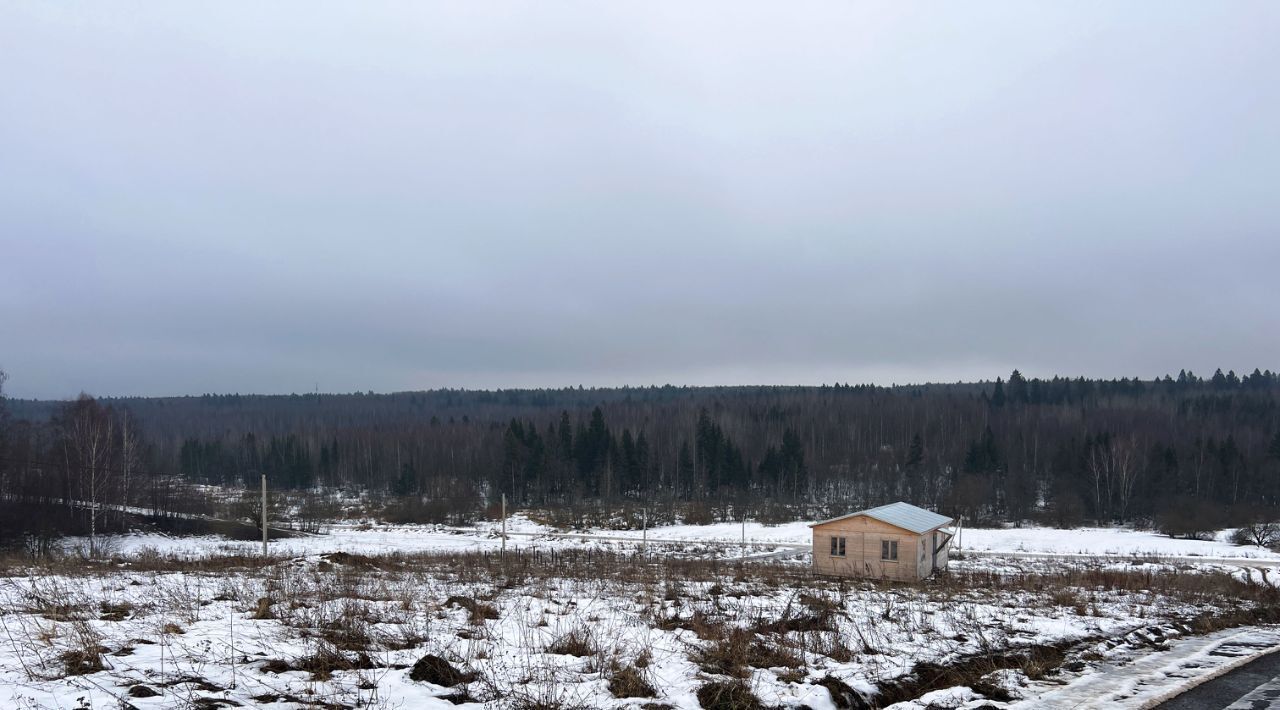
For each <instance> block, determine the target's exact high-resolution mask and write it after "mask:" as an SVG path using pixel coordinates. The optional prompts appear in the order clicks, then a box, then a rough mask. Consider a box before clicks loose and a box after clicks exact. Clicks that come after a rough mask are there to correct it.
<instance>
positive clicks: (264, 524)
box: [262, 473, 267, 557]
mask: <svg viewBox="0 0 1280 710" xmlns="http://www.w3.org/2000/svg"><path fill="white" fill-rule="evenodd" d="M262 556H263V557H266V556H267V474H265V473H264V474H262Z"/></svg>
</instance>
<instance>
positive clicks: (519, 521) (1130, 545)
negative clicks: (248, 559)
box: [113, 515, 1280, 564]
mask: <svg viewBox="0 0 1280 710" xmlns="http://www.w3.org/2000/svg"><path fill="white" fill-rule="evenodd" d="M500 529H501V524H500V523H498V522H493V521H486V522H483V523H480V524H478V525H476V526H475V527H473V528H448V527H444V526H435V525H379V524H373V523H366V524H361V525H355V524H349V523H348V524H336V525H331V526H328V527H327V528H326V533H325V534H323V535H317V536H304V537H297V538H290V539H286V540H277V541H273V542H272V545H273V549H275V550H278V551H280V552H281V553H285V552H287V553H290V554H300V555H301V554H319V553H324V552H338V551H344V552H360V553H368V554H385V553H393V552H459V551H467V550H471V551H478V550H487V549H498V548H499V547H500V546H501V544H502V540H501V536H500V534H499V531H500ZM507 532H508V533H509V535H508V539H507V546H508V548H512V549H518V548H529V547H538V548H565V547H576V548H582V547H611V548H623V549H632V548H634V547H635V543H639V541H640V540H641V539H642V537H643V538H645V539H647V541H648V542H649V543H653V546H654V547H658V546H663V547H664V548H665V549H671V548H672V546H674V547H675V548H676V549H678V548H679V547H680V546H682V545H683V546H687V547H689V549H690V550H692V551H699V552H703V553H705V554H706V555H708V556H713V555H715V554H717V553H716V552H714V551H713V550H712V548H711V546H714V548H716V549H720V548H724V547H726V546H729V547H732V546H734V545H737V544H739V543H741V542H742V541H743V539H744V538H745V540H746V542H747V543H748V546H749V552H748V553H747V554H760V553H762V552H768V551H771V550H778V549H784V548H786V547H792V546H800V547H807V546H808V545H809V544H810V539H811V538H810V530H809V527H808V525H807V524H806V523H803V522H796V523H786V524H782V525H773V526H768V525H762V524H760V523H754V522H748V523H746V525H745V526H744V525H743V524H741V523H718V524H712V525H666V526H661V527H655V528H650V529H649V530H648V531H646V532H641V531H640V530H610V529H594V530H583V531H575V532H574V533H567V534H566V533H560V532H558V531H556V530H554V529H552V528H549V527H547V526H545V525H540V524H538V523H535V522H533V521H531V520H529V519H528V518H527V517H525V516H524V515H514V516H512V517H511V518H510V519H508V521H507ZM1230 532H1231V531H1230V530H1223V531H1221V532H1219V533H1218V534H1217V536H1216V538H1215V539H1214V540H1209V541H1206V540H1185V539H1175V538H1170V537H1167V536H1165V535H1161V534H1159V533H1156V532H1153V531H1149V530H1132V529H1128V528H1079V529H1075V530H1059V529H1056V528H1038V527H1024V528H1002V529H979V528H967V529H963V530H961V531H960V534H959V536H958V538H957V540H955V541H954V542H953V549H955V548H959V549H961V550H963V551H977V552H983V553H997V554H999V553H1011V554H1024V553H1044V554H1054V555H1080V556H1086V557H1090V556H1107V557H1111V556H1119V557H1150V558H1160V557H1180V558H1196V557H1202V558H1206V559H1210V560H1233V559H1239V560H1241V561H1244V560H1257V561H1270V562H1276V563H1278V564H1280V553H1276V552H1273V551H1271V550H1268V549H1266V548H1263V547H1258V546H1256V545H1246V546H1236V545H1233V544H1231V543H1230V542H1228V537H1229V535H1230ZM744 533H745V535H744ZM623 543H631V544H623ZM113 544H114V545H115V547H116V549H118V550H119V551H121V552H126V553H130V552H136V551H138V550H140V549H144V548H152V549H155V550H159V551H161V552H178V553H187V554H207V553H208V552H209V551H210V550H222V551H227V552H231V551H236V552H243V553H252V552H253V551H255V550H258V549H259V543H255V542H239V543H232V542H227V541H225V540H223V539H221V538H214V537H185V538H175V537H169V536H166V535H159V534H136V535H126V536H120V537H118V538H116V539H115V541H114V542H113ZM699 545H705V546H707V547H703V548H699V547H698V546H699ZM741 552H742V551H741V550H733V549H731V550H729V551H728V553H727V554H729V555H730V556H737V555H739V554H741Z"/></svg>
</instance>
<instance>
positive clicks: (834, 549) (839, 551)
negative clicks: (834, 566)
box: [831, 537, 845, 557]
mask: <svg viewBox="0 0 1280 710" xmlns="http://www.w3.org/2000/svg"><path fill="white" fill-rule="evenodd" d="M844 541H845V538H842V537H833V538H831V556H832V557H844Z"/></svg>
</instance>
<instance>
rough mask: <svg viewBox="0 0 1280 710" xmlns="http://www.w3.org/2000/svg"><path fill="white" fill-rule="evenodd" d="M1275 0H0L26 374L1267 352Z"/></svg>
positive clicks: (1150, 357)
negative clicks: (829, 0)
mask: <svg viewBox="0 0 1280 710" xmlns="http://www.w3.org/2000/svg"><path fill="white" fill-rule="evenodd" d="M1277 36H1280V3H1276V2H1273V1H1270V0H1267V1H1263V2H1230V3H1215V2H1204V1H1203V0H1196V1H1194V2H1167V1H1165V0H1160V1H1158V2H1155V1H1152V2H1097V3H1086V2H1057V3H1048V2H1034V3H1029V2H1021V1H1018V2H1008V3H971V2H970V3H928V4H926V3H902V2H884V3H862V2H848V1H846V2H839V3H831V4H828V3H821V2H799V3H792V2H769V3H759V4H757V3H744V2H739V1H736V0H735V1H734V2H723V3H717V2H696V3H689V2H613V1H610V2H600V1H593V2H583V3H573V2H529V3H516V2H446V3H431V2H405V3H374V2H344V3H316V2H312V1H310V0H308V1H306V2H298V3H286V2H272V3H247V2H245V3H234V2H216V3H214V2H153V3H143V4H134V3H124V2H84V3H81V2H11V1H10V0H0V368H3V369H4V370H6V371H8V372H9V374H10V376H11V377H10V382H9V384H8V387H7V392H8V394H10V395H11V396H18V397H67V396H73V395H75V394H76V393H77V392H79V391H81V390H85V391H88V392H90V393H93V394H99V395H126V394H143V395H163V394H187V393H191V394H199V393H202V392H293V391H300V392H301V391H311V390H312V389H313V388H315V387H319V388H320V390H321V391H334V392H346V391H352V390H366V389H373V390H377V391H392V390H406V389H423V388H434V387H489V388H492V387H513V386H563V385H577V384H580V383H581V384H585V385H588V386H589V385H620V384H632V385H647V384H662V383H666V382H671V383H675V384H730V383H778V384H786V383H812V384H817V383H822V382H834V381H841V382H843V381H850V382H866V381H874V382H879V383H884V384H888V383H890V382H899V383H901V382H909V381H910V382H915V381H925V380H931V381H954V380H957V379H962V378H963V379H976V378H994V377H995V376H997V375H1007V373H1008V372H1009V370H1010V369H1012V368H1014V367H1018V368H1021V369H1022V370H1023V372H1025V373H1029V374H1035V375H1051V374H1054V373H1061V374H1073V375H1076V374H1084V375H1092V376H1106V377H1113V376H1116V377H1118V376H1122V375H1128V376H1134V375H1141V376H1143V377H1151V376H1154V375H1158V374H1163V373H1165V372H1173V373H1176V372H1177V371H1178V369H1179V368H1183V367H1189V368H1194V369H1196V370H1197V371H1203V374H1209V373H1210V372H1211V371H1212V369H1213V368H1214V367H1219V366H1220V367H1222V368H1224V370H1225V369H1227V368H1235V369H1237V370H1242V369H1244V370H1252V369H1253V368H1254V367H1262V368H1267V367H1270V368H1272V369H1280V41H1277Z"/></svg>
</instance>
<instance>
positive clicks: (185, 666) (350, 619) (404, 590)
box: [0, 523, 1280, 710]
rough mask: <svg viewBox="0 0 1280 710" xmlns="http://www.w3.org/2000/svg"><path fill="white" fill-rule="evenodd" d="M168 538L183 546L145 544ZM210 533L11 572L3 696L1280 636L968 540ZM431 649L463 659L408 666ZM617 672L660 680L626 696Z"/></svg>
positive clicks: (259, 689) (1091, 671) (1117, 672)
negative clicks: (923, 551)
mask: <svg viewBox="0 0 1280 710" xmlns="http://www.w3.org/2000/svg"><path fill="white" fill-rule="evenodd" d="M521 525H525V529H524V530H523V532H537V533H542V532H545V531H541V530H531V529H528V525H531V524H528V525H526V524H524V523H521ZM687 534H688V531H687V529H686V530H672V531H671V537H670V539H679V540H685V539H688V538H687V537H684V536H685V535H687ZM158 543H164V545H163V546H165V548H166V551H167V552H170V553H179V554H181V555H183V558H172V559H163V558H158V557H157V556H156V555H155V554H154V550H155V549H156V548H157V547H161V546H162V545H161V544H158ZM200 544H201V543H200V541H199V540H168V539H165V538H160V539H158V540H157V539H153V538H152V537H151V536H138V537H137V538H136V539H131V540H129V541H127V542H124V543H122V544H121V545H119V546H118V547H119V550H118V552H117V554H118V555H119V556H120V557H119V558H118V561H117V562H115V563H111V564H106V565H103V564H95V565H87V566H80V565H66V566H63V567H60V568H54V569H45V570H29V571H27V572H20V571H19V572H18V573H15V571H14V570H10V576H8V577H5V578H0V621H2V622H3V623H2V626H3V630H2V634H0V706H3V707H14V708H33V709H34V708H75V707H102V708H106V707H117V706H119V703H120V702H121V701H122V700H123V701H125V702H128V703H129V704H131V705H132V706H134V707H136V708H138V709H139V710H147V708H168V707H193V708H194V707H203V708H210V707H218V706H219V705H218V703H221V702H224V701H229V702H235V703H240V704H242V705H245V706H253V707H278V708H286V707H302V706H304V705H311V706H318V705H317V704H327V706H328V707H342V706H346V707H377V708H449V707H456V706H455V705H454V704H453V702H451V701H450V700H449V699H446V696H454V697H453V698H452V700H454V701H457V700H466V699H469V700H470V702H464V703H463V704H462V707H488V706H494V705H497V706H501V707H512V708H534V707H549V708H554V707H581V708H595V707H599V708H607V707H617V708H622V707H633V708H634V707H639V706H640V705H641V704H642V703H643V702H654V703H657V704H658V705H657V707H669V708H689V709H693V708H698V707H699V706H700V702H699V699H698V692H699V690H700V689H702V688H704V687H705V686H706V685H708V684H710V683H713V682H728V681H730V680H732V679H734V678H741V679H742V681H743V683H745V686H746V687H747V688H749V689H750V691H751V692H752V693H753V694H754V695H755V696H757V697H758V698H759V699H760V700H761V701H762V702H763V703H764V704H765V705H767V706H781V707H799V706H802V705H805V706H808V707H811V708H819V709H825V708H833V707H835V704H834V703H833V701H832V697H831V692H832V690H833V689H836V690H839V689H841V688H844V687H847V688H849V689H852V690H854V691H859V692H862V693H871V692H873V690H874V689H875V688H876V687H877V685H879V684H883V683H885V682H889V681H893V680H894V679H897V678H905V677H909V676H907V675H906V674H910V673H911V672H912V671H913V669H915V668H917V667H918V666H919V664H921V663H926V662H927V663H940V664H946V663H951V662H954V661H956V660H957V659H962V658H965V657H969V656H973V655H974V654H978V655H980V656H984V657H986V656H990V655H996V656H999V655H1000V654H1004V653H1007V652H1009V651H1010V650H1012V651H1015V652H1016V651H1019V650H1020V649H1036V648H1040V647H1044V646H1046V645H1055V644H1068V645H1070V644H1075V645H1076V646H1074V647H1072V649H1071V650H1069V651H1068V652H1067V656H1068V657H1067V659H1066V660H1067V661H1068V662H1067V663H1064V664H1063V669H1062V670H1056V669H1050V670H1046V669H1045V668H1043V667H1041V666H1039V665H1037V664H1036V663H1029V664H1021V663H1019V664H1015V666H1016V667H1013V668H1009V669H1006V670H998V671H995V672H992V673H989V674H987V675H986V676H984V677H983V679H982V682H983V683H985V684H986V688H987V689H985V690H982V692H983V693H986V694H987V695H986V696H985V697H983V696H981V695H979V691H977V690H975V689H974V688H975V687H978V686H974V687H969V685H957V686H955V687H948V688H937V689H933V690H929V691H928V692H926V693H925V694H924V695H923V696H922V697H921V698H920V699H919V700H912V701H909V702H905V703H902V704H900V705H898V706H896V707H898V708H899V709H900V710H908V709H911V708H915V709H918V708H923V707H938V708H941V707H954V708H959V707H978V706H986V705H989V704H994V705H995V706H997V707H1003V706H1006V705H1010V706H1014V707H1028V708H1029V707H1077V706H1079V703H1080V702H1081V700H1082V699H1090V698H1106V699H1107V704H1106V705H1105V706H1106V707H1138V706H1139V705H1140V704H1141V702H1142V699H1143V698H1149V697H1153V696H1154V695H1156V694H1158V693H1160V692H1165V691H1167V689H1168V688H1170V687H1172V686H1173V685H1175V684H1177V683H1180V682H1185V680H1186V679H1187V678H1188V677H1189V676H1191V675H1193V674H1195V673H1198V672H1202V671H1203V672H1208V671H1209V670H1211V669H1212V668H1213V667H1214V666H1215V664H1219V663H1220V662H1226V660H1230V654H1223V653H1221V651H1222V650H1223V649H1224V648H1230V647H1231V646H1230V644H1232V643H1234V644H1235V647H1237V648H1246V647H1247V646H1248V644H1249V643H1255V644H1261V643H1277V642H1280V634H1278V633H1277V632H1274V631H1271V630H1266V629H1264V630H1252V631H1247V632H1239V631H1237V632H1224V633H1220V634H1218V635H1214V634H1210V635H1208V636H1191V637H1187V636H1188V634H1190V632H1191V627H1190V626H1188V623H1189V620H1191V619H1193V618H1195V617H1198V616H1200V615H1204V614H1214V613H1219V612H1227V611H1230V610H1234V609H1238V608H1241V607H1242V606H1248V605H1253V604H1258V603H1259V602H1258V599H1263V598H1266V599H1273V597H1267V596H1266V595H1265V594H1264V592H1263V591H1262V589H1261V587H1260V586H1259V585H1249V586H1241V584H1240V583H1239V582H1237V581H1233V580H1232V579H1231V578H1225V579H1224V578H1223V577H1222V576H1221V575H1214V574H1213V573H1212V572H1210V571H1207V570H1208V569H1209V568H1208V567H1206V568H1203V569H1204V570H1206V571H1200V572H1192V573H1190V574H1188V573H1186V572H1180V571H1177V570H1175V569H1174V568H1173V567H1172V566H1171V565H1168V564H1166V563H1160V562H1144V563H1141V564H1135V563H1134V562H1132V561H1110V562H1105V563H1100V562H1091V563H1083V562H1067V563H1064V562H1060V561H1047V560H1017V559H1006V560H1002V561H999V562H998V563H993V562H992V561H989V560H982V561H976V560H966V561H964V562H960V563H957V564H956V565H955V567H956V569H957V571H958V574H957V575H956V576H955V578H954V580H953V581H951V582H945V583H943V582H941V581H940V582H935V583H932V584H929V585H925V586H923V587H901V586H892V585H883V586H881V585H874V584H868V583H852V584H851V583H848V582H841V581H836V580H827V579H820V578H812V577H809V576H807V575H806V574H805V572H804V568H803V567H802V566H796V565H791V566H786V565H770V564H752V565H745V566H741V567H740V568H739V566H738V565H737V564H736V563H733V562H730V563H728V564H725V563H723V562H721V563H715V562H702V561H698V560H696V559H695V560H685V561H675V562H671V561H664V560H670V557H669V556H668V555H665V554H662V553H660V552H659V551H658V550H659V548H655V550H654V551H653V552H652V553H651V554H650V555H649V556H647V557H645V558H639V557H635V556H631V555H629V554H617V553H615V552H613V550H617V549H622V550H624V551H634V550H635V546H634V545H629V544H619V543H615V542H613V541H601V540H596V539H585V540H584V539H571V540H564V539H558V538H530V539H525V540H515V541H513V542H511V548H513V549H514V548H516V547H519V546H526V547H534V548H535V550H534V551H532V554H536V555H537V556H536V557H522V556H518V555H511V556H509V557H508V558H507V559H506V560H505V561H504V560H499V559H498V558H497V557H496V556H487V557H483V556H476V555H468V554H466V553H469V552H474V551H477V550H494V549H496V548H497V546H498V545H499V544H500V542H499V540H497V539H495V538H493V537H491V533H489V532H487V531H483V530H482V531H472V532H469V533H466V534H462V533H453V532H449V531H445V530H438V529H426V528H420V527H415V528H387V529H379V528H375V529H370V530H358V529H338V530H336V531H335V533H334V534H333V535H328V536H320V537H307V538H299V539H295V540H288V541H282V542H281V543H280V547H279V548H277V550H276V552H277V555H279V556H276V557H274V558H272V559H270V560H267V561H265V562H263V563H258V562H257V561H255V560H254V559H253V558H249V559H235V558H232V559H227V558H225V557H223V556H224V555H226V554H228V553H241V552H248V553H255V552H256V550H257V547H256V546H255V545H253V544H249V543H245V544H234V545H229V546H224V547H217V546H213V547H205V548H204V549H203V550H202V549H201V548H200ZM205 544H208V541H205ZM285 548H287V549H288V552H287V554H284V553H285ZM335 548H346V549H340V550H336V551H339V552H347V553H351V552H362V553H364V554H369V555H374V556H373V557H369V558H361V557H350V556H343V555H336V556H335V555H334V554H333V552H334V551H335ZM660 549H661V551H662V552H668V551H671V550H675V551H677V552H680V551H683V550H685V549H686V548H685V544H684V543H681V544H680V545H676V546H673V547H670V548H665V547H664V548H660ZM418 550H428V551H443V552H444V553H445V554H442V555H435V556H426V557H423V556H415V555H414V554H412V553H414V552H415V551H418ZM383 552H390V553H391V554H390V555H387V556H382V557H378V556H377V555H379V554H382V553H383ZM1072 569H1074V570H1077V572H1074V573H1071V574H1068V575H1066V576H1065V577H1063V576H1059V573H1060V572H1062V571H1063V570H1072ZM1200 577H1203V578H1204V580H1206V581H1204V582H1200V581H1198V579H1199V578H1200ZM997 580H998V581H999V583H998V584H996V583H995V582H996V581H997ZM1247 595H1252V596H1250V597H1249V598H1248V599H1246V598H1245V597H1246V596H1247ZM264 600H265V601H264ZM468 607H470V609H469V608H468ZM1233 634H1234V635H1233ZM1241 634H1244V635H1241ZM1249 634H1253V635H1252V636H1250V635H1249ZM1184 637H1187V638H1184ZM568 642H572V643H568ZM428 654H431V655H435V656H439V657H440V658H442V659H445V660H447V662H448V663H449V664H450V665H451V666H452V667H453V668H456V669H457V670H458V671H459V672H460V673H462V674H465V676H466V678H467V679H468V680H466V681H464V682H462V683H460V684H457V685H451V686H446V685H445V684H440V683H437V682H432V681H429V680H415V679H414V678H413V677H412V675H413V667H414V664H415V663H417V662H418V661H419V660H420V659H422V658H424V656H426V655H428ZM1081 659H1083V660H1081ZM1224 659H1225V660H1224ZM1059 660H1062V659H1059ZM1084 661H1087V663H1086V662H1084ZM1077 662H1078V663H1077ZM1037 663H1038V662H1037ZM627 669H630V670H631V671H633V672H635V673H636V675H637V677H640V678H641V679H642V680H643V681H644V682H646V683H648V684H649V685H650V686H652V689H653V691H654V693H655V694H656V696H657V697H655V698H653V699H652V700H641V699H638V698H627V697H615V695H616V693H615V692H614V691H611V684H613V683H614V681H615V680H616V678H617V677H619V675H620V672H622V671H626V670H627ZM437 680H438V679H437ZM975 680H977V679H975ZM1064 683H1065V685H1064ZM138 688H142V689H143V690H138ZM991 688H997V689H999V690H1000V691H1001V692H1002V693H1005V694H1007V696H1008V697H1007V699H1006V700H992V698H991V695H990V693H991V692H992V691H991V690H990V689H991ZM149 693H155V695H148V694H149ZM464 693H465V696H464V695H463V694H464ZM1096 707H1104V705H1096Z"/></svg>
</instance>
